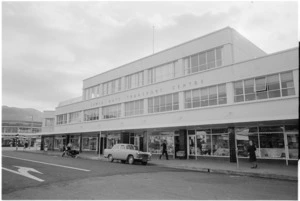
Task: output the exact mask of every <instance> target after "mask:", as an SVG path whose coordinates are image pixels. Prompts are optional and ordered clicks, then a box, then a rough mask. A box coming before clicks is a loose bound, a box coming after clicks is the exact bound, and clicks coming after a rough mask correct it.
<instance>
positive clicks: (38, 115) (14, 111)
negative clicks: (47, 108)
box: [2, 105, 43, 122]
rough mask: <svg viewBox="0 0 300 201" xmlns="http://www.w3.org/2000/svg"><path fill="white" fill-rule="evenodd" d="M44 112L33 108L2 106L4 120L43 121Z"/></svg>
mask: <svg viewBox="0 0 300 201" xmlns="http://www.w3.org/2000/svg"><path fill="white" fill-rule="evenodd" d="M42 115H43V113H42V112H40V111H38V110H36V109H33V108H17V107H8V106H5V105H4V106H2V121H8V120H10V121H31V116H33V121H39V122H42Z"/></svg>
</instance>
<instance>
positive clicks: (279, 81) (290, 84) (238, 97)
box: [234, 72, 295, 102]
mask: <svg viewBox="0 0 300 201" xmlns="http://www.w3.org/2000/svg"><path fill="white" fill-rule="evenodd" d="M292 95H295V88H294V81H293V73H292V72H286V73H280V74H274V75H268V76H264V77H257V78H251V79H247V80H241V81H237V82H235V83H234V102H243V101H252V100H260V99H267V98H276V97H282V96H292Z"/></svg>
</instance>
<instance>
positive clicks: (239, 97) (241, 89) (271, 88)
mask: <svg viewBox="0 0 300 201" xmlns="http://www.w3.org/2000/svg"><path fill="white" fill-rule="evenodd" d="M291 95H295V88H294V81H293V73H292V72H291V71H290V72H285V73H280V74H275V75H268V76H264V77H257V78H251V79H246V80H242V81H237V82H234V102H242V101H253V100H260V99H266V98H276V97H284V96H291ZM222 104H227V92H226V84H219V85H214V86H209V87H204V88H198V89H193V90H187V91H184V107H185V109H188V108H197V107H206V106H213V105H222ZM173 110H179V97H178V93H172V94H167V95H161V96H156V97H151V98H148V113H157V112H166V111H173ZM143 113H144V100H136V101H131V102H127V103H125V116H133V115H141V114H143ZM69 115H70V116H69V123H77V122H80V119H81V117H80V112H73V113H70V114H69ZM102 116H103V119H111V118H119V117H120V116H121V104H116V105H111V106H106V107H103V108H102ZM94 120H99V108H96V109H90V110H85V111H84V121H94ZM66 123H67V114H62V115H58V116H57V124H58V125H59V124H66ZM49 124H51V123H50V122H49ZM47 125H48V123H47V122H46V126H47Z"/></svg>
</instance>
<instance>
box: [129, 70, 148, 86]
mask: <svg viewBox="0 0 300 201" xmlns="http://www.w3.org/2000/svg"><path fill="white" fill-rule="evenodd" d="M143 85H144V72H143V71H141V72H138V73H134V74H131V75H127V76H126V77H125V89H133V88H136V87H140V86H143Z"/></svg>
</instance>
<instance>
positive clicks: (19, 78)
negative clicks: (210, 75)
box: [2, 2, 297, 110]
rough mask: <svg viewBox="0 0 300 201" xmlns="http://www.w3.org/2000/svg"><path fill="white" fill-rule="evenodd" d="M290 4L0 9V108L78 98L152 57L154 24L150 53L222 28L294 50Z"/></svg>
mask: <svg viewBox="0 0 300 201" xmlns="http://www.w3.org/2000/svg"><path fill="white" fill-rule="evenodd" d="M296 5H297V4H296V3H295V2H287V3H285V2H262V3H259V2H255V3H251V2H218V3H216V2H3V4H2V9H3V13H2V21H3V23H2V37H3V38H2V47H3V55H2V58H3V62H2V65H3V66H2V72H3V74H2V75H3V78H2V82H3V103H4V104H6V105H9V104H8V103H13V104H15V105H12V106H16V107H18V106H19V107H29V105H30V107H33V106H35V108H37V107H38V108H39V109H41V110H42V108H43V107H45V108H47V109H49V107H50V109H51V107H52V108H53V109H54V108H55V107H56V106H57V105H58V102H59V101H61V100H66V99H69V98H73V97H77V96H80V95H81V93H82V80H83V79H86V78H88V77H91V76H94V75H96V74H99V73H102V72H105V71H107V70H110V69H112V68H115V67H118V66H121V65H123V64H126V63H129V62H132V61H134V60H137V59H139V58H142V57H145V56H148V55H151V54H152V27H153V25H155V52H158V51H161V50H164V49H166V48H169V47H172V46H174V45H177V44H180V43H183V42H185V41H188V40H191V39H193V38H196V37H199V36H201V35H204V34H208V33H210V32H212V31H215V30H218V29H221V28H223V27H226V26H231V27H233V28H235V29H237V31H238V32H240V33H241V34H242V35H244V36H245V37H246V38H248V39H249V40H250V41H252V42H253V43H254V44H257V45H258V46H259V47H261V48H262V49H263V50H265V51H267V52H275V51H280V50H283V49H286V48H290V47H293V45H294V44H295V41H297V7H296ZM166 8H167V9H166ZM266 8H268V9H266Z"/></svg>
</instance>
